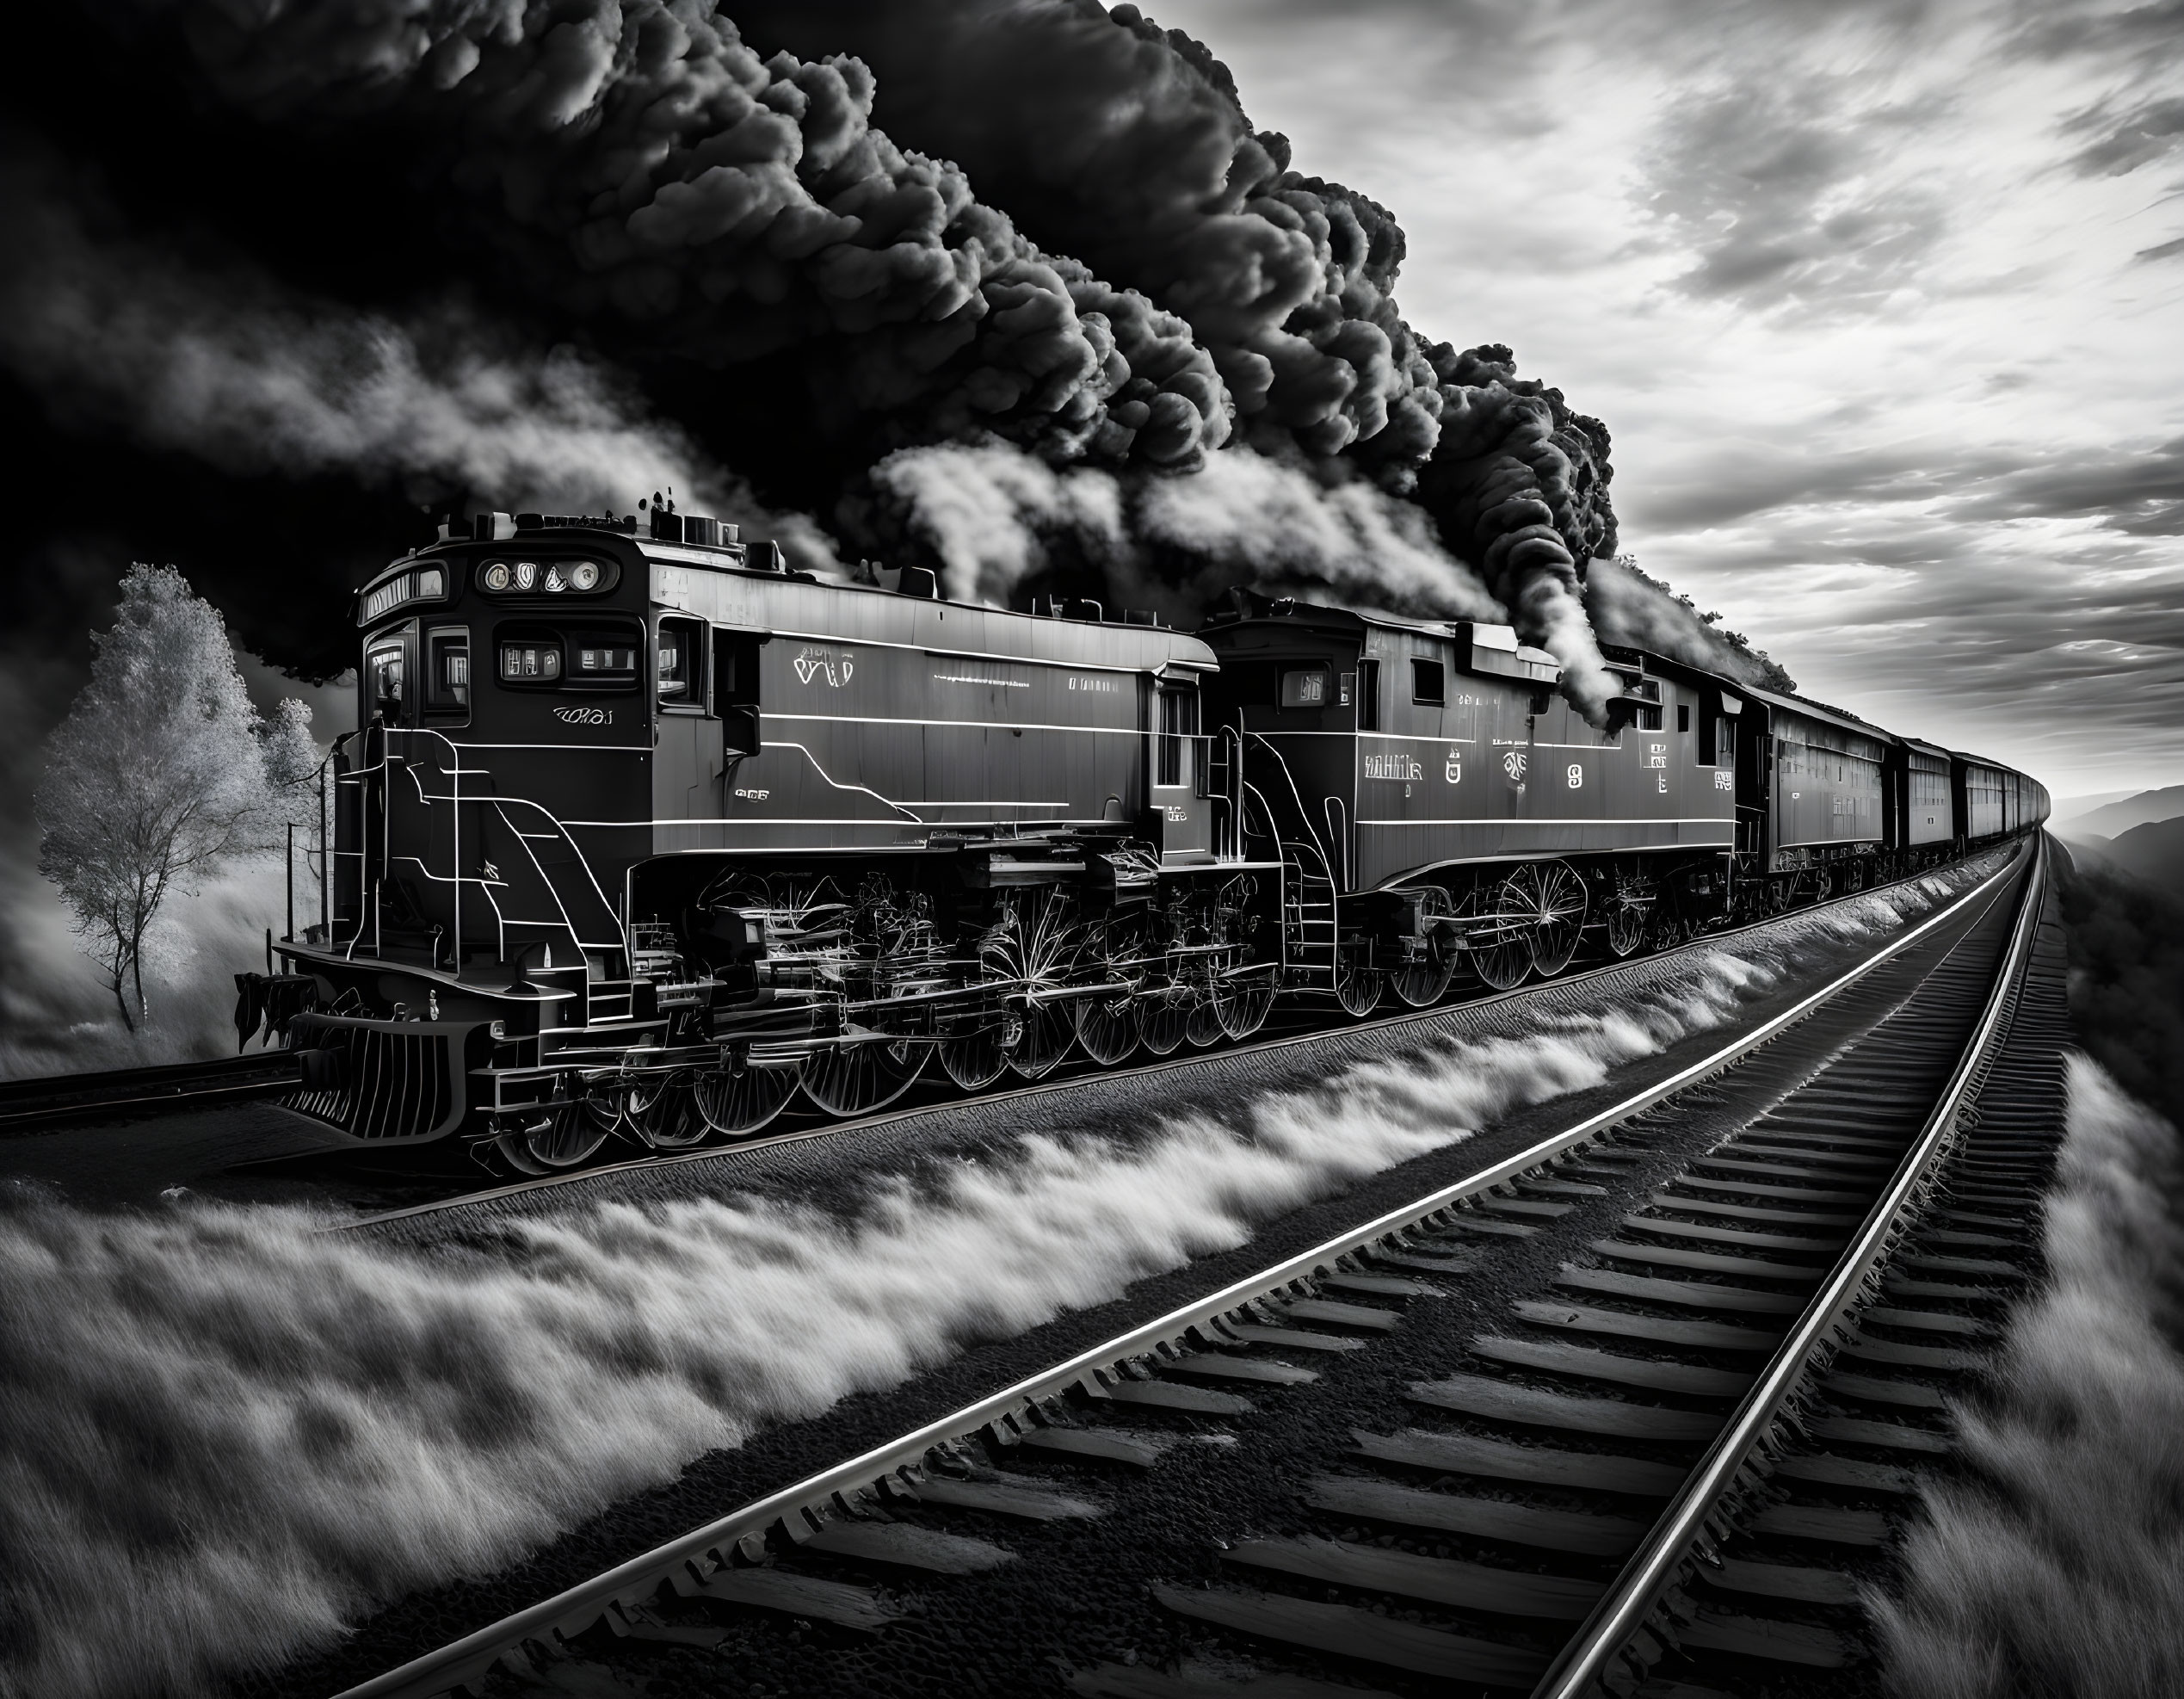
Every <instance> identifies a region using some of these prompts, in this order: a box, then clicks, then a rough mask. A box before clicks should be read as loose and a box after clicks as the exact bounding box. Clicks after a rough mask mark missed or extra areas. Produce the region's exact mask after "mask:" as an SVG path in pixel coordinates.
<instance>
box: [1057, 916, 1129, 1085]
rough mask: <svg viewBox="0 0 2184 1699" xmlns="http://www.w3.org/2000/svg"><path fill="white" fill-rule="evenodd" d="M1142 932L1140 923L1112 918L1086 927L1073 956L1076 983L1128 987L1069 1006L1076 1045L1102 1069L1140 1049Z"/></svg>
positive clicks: (1084, 998)
mask: <svg viewBox="0 0 2184 1699" xmlns="http://www.w3.org/2000/svg"><path fill="white" fill-rule="evenodd" d="M1144 931H1145V928H1144V922H1143V921H1142V920H1139V919H1132V918H1127V917H1109V918H1107V919H1106V920H1103V921H1101V922H1099V923H1098V924H1095V925H1093V926H1091V927H1089V928H1088V929H1087V936H1086V937H1085V941H1084V944H1083V948H1080V949H1079V950H1078V951H1077V972H1076V978H1077V982H1078V983H1079V984H1081V985H1127V986H1128V987H1129V989H1128V990H1127V991H1118V992H1114V993H1112V994H1110V995H1108V996H1106V997H1080V998H1077V999H1076V1000H1075V1002H1074V1004H1072V1006H1071V1008H1070V1018H1071V1020H1072V1021H1073V1022H1075V1024H1076V1027H1077V1043H1078V1045H1079V1046H1080V1047H1082V1048H1083V1051H1084V1053H1085V1054H1086V1055H1088V1056H1089V1057H1090V1058H1091V1059H1092V1060H1094V1061H1095V1062H1097V1063H1098V1064H1099V1065H1100V1066H1101V1067H1103V1068H1111V1067H1113V1066H1115V1065H1116V1064H1117V1063H1118V1062H1121V1061H1124V1060H1127V1058H1128V1057H1129V1055H1130V1053H1131V1052H1132V1051H1133V1050H1135V1049H1136V1048H1137V1047H1138V1010H1137V1002H1138V993H1139V992H1142V991H1143V990H1144V982H1145V970H1144V948H1145V939H1144Z"/></svg>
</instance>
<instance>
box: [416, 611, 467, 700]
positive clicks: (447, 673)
mask: <svg viewBox="0 0 2184 1699" xmlns="http://www.w3.org/2000/svg"><path fill="white" fill-rule="evenodd" d="M425 711H426V712H427V713H428V714H431V715H432V716H433V717H435V719H447V720H463V719H467V718H468V717H469V714H470V633H469V632H468V631H466V630H462V629H460V628H457V629H453V630H449V629H444V628H443V629H441V630H437V631H429V632H427V633H425Z"/></svg>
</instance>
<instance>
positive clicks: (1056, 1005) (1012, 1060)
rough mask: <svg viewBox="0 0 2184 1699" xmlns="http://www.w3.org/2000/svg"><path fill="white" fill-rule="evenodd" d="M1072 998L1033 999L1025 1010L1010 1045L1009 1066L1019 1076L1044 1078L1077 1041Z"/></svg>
mask: <svg viewBox="0 0 2184 1699" xmlns="http://www.w3.org/2000/svg"><path fill="white" fill-rule="evenodd" d="M1075 1001H1076V999H1075V998H1069V999H1067V1000H1061V1001H1056V1002H1052V1003H1034V1004H1030V1005H1028V1006H1027V1008H1026V1009H1025V1010H1024V1012H1023V1016H1022V1017H1021V1018H1022V1025H1021V1028H1020V1029H1019V1035H1018V1037H1017V1040H1016V1041H1015V1043H1014V1044H1012V1045H1010V1046H1009V1067H1010V1069H1011V1070H1012V1071H1014V1072H1015V1074H1016V1075H1017V1076H1018V1077H1019V1078H1023V1079H1044V1078H1046V1076H1047V1075H1048V1074H1050V1073H1052V1072H1054V1069H1055V1067H1056V1066H1058V1064H1059V1063H1060V1061H1061V1060H1062V1058H1063V1057H1064V1056H1066V1055H1068V1054H1069V1053H1070V1046H1071V1045H1073V1044H1075V1043H1076V1042H1077V1022H1076V1017H1075V1016H1072V1015H1071V1013H1070V1003H1072V1002H1075Z"/></svg>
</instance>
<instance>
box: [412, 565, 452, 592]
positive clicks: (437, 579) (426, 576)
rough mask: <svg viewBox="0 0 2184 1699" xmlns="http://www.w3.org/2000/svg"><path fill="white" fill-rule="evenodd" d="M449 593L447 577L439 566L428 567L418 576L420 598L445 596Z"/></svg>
mask: <svg viewBox="0 0 2184 1699" xmlns="http://www.w3.org/2000/svg"><path fill="white" fill-rule="evenodd" d="M417 594H418V595H419V596H445V595H446V594H447V574H446V573H444V572H442V571H441V570H440V568H438V567H437V566H428V567H426V568H425V569H424V570H423V571H421V572H419V573H418V574H417Z"/></svg>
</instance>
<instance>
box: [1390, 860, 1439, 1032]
mask: <svg viewBox="0 0 2184 1699" xmlns="http://www.w3.org/2000/svg"><path fill="white" fill-rule="evenodd" d="M1455 911H1456V905H1454V904H1453V903H1452V902H1450V901H1449V900H1448V893H1447V892H1446V891H1444V890H1442V889H1441V887H1440V886H1438V885H1428V886H1424V887H1421V889H1420V892H1419V897H1418V916H1419V918H1420V919H1421V920H1422V921H1428V920H1438V919H1441V918H1444V917H1447V916H1449V915H1453V913H1454V912H1455ZM1455 977H1456V953H1455V952H1454V951H1453V950H1451V949H1447V948H1443V947H1442V944H1441V939H1440V937H1439V936H1438V935H1437V934H1436V935H1434V936H1429V937H1428V940H1427V942H1426V954H1425V955H1424V956H1423V957H1422V958H1421V959H1420V960H1418V961H1410V962H1405V963H1404V965H1403V966H1402V967H1397V968H1393V969H1391V970H1390V972H1389V973H1388V989H1389V990H1390V991H1391V992H1394V993H1395V994H1396V1001H1397V1002H1398V1003H1400V1004H1404V1006H1405V1007H1407V1008H1411V1009H1428V1008H1430V1007H1432V1006H1433V1005H1434V1004H1436V1003H1438V1002H1440V1001H1441V998H1443V997H1445V996H1447V993H1448V982H1449V981H1450V980H1451V979H1454V978H1455Z"/></svg>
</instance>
